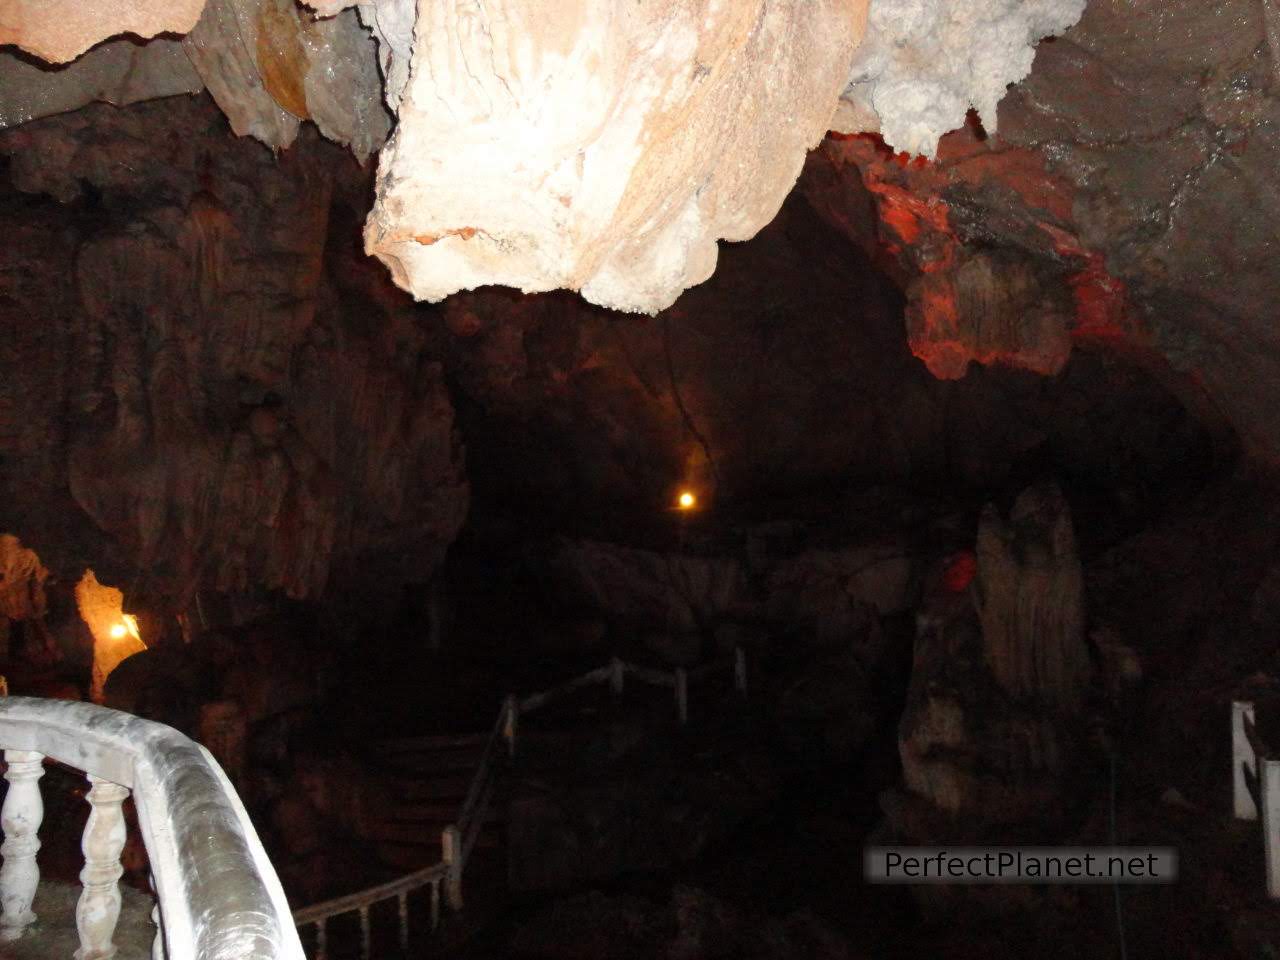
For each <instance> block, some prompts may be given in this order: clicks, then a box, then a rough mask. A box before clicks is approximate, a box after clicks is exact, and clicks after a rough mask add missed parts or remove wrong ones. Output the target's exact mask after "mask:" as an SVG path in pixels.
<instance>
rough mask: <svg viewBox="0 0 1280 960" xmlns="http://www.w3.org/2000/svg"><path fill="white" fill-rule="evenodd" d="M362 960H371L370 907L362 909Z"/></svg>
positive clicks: (366, 906)
mask: <svg viewBox="0 0 1280 960" xmlns="http://www.w3.org/2000/svg"><path fill="white" fill-rule="evenodd" d="M360 960H369V907H368V905H367V904H366V905H365V906H363V907H361V908H360Z"/></svg>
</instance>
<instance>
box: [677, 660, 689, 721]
mask: <svg viewBox="0 0 1280 960" xmlns="http://www.w3.org/2000/svg"><path fill="white" fill-rule="evenodd" d="M676 716H678V717H679V718H680V725H681V726H684V725H685V724H687V723H688V722H689V674H687V673H685V670H684V667H676Z"/></svg>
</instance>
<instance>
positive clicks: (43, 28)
mask: <svg viewBox="0 0 1280 960" xmlns="http://www.w3.org/2000/svg"><path fill="white" fill-rule="evenodd" d="M203 7H204V0H122V2H118V0H89V2H85V0H16V2H13V3H6V4H5V5H4V7H2V8H0V45H3V44H6V43H12V44H15V45H17V46H19V47H21V48H22V49H23V50H26V51H27V52H28V53H33V54H35V55H36V56H37V57H40V59H42V60H47V61H49V62H50V63H65V62H66V61H68V60H73V59H75V58H76V57H78V56H79V55H80V54H82V53H84V51H86V50H88V49H89V48H90V47H92V46H93V45H94V44H95V43H97V42H98V41H100V40H105V39H107V38H108V37H114V36H118V35H120V34H122V33H132V34H136V35H137V36H139V37H144V38H145V37H154V36H155V35H156V34H158V33H186V32H187V31H188V30H190V29H191V28H192V27H193V26H195V22H196V20H197V19H199V17H200V10H201V9H202V8H203Z"/></svg>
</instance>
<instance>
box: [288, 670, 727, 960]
mask: <svg viewBox="0 0 1280 960" xmlns="http://www.w3.org/2000/svg"><path fill="white" fill-rule="evenodd" d="M726 670H728V671H731V672H732V676H733V684H734V688H735V689H736V690H737V691H738V693H740V694H741V695H742V696H744V697H745V696H746V694H747V661H746V655H745V654H744V652H743V651H742V649H741V648H738V649H736V650H734V652H733V655H732V657H729V658H726V659H724V660H718V661H712V662H710V663H707V664H704V665H702V666H700V667H697V668H695V669H694V670H690V671H686V670H684V669H683V668H680V667H677V668H675V669H674V670H658V669H654V668H652V667H643V666H640V665H638V664H633V663H627V662H626V661H624V660H622V659H620V658H618V657H614V658H613V660H611V661H610V662H609V663H607V664H606V665H604V666H603V667H597V668H596V669H594V670H588V671H587V672H586V673H584V674H581V675H579V676H576V677H573V678H571V679H569V680H566V681H565V682H563V683H561V684H559V685H557V686H554V687H551V688H549V689H547V690H541V691H538V692H536V693H531V694H527V695H526V696H524V697H517V696H515V695H510V696H507V697H506V698H504V699H503V701H502V707H501V708H500V709H499V710H498V718H497V721H496V722H495V723H494V725H493V728H492V730H491V732H490V734H489V737H488V739H487V740H486V741H485V746H484V751H483V752H482V753H481V755H480V759H479V761H478V762H477V764H476V772H475V774H474V776H473V777H472V778H471V783H470V786H469V787H468V789H467V794H466V798H465V799H464V800H463V802H462V806H461V808H460V809H459V811H458V818H457V820H456V821H455V822H454V823H452V824H450V825H449V826H447V827H445V829H444V830H443V831H442V832H441V837H440V849H441V860H440V862H439V863H436V864H432V865H431V866H428V867H425V868H424V869H422V870H418V871H415V872H414V873H410V874H407V875H405V876H403V877H400V878H399V879H396V880H392V881H390V882H388V883H383V884H379V885H378V886H374V887H369V888H368V889H365V890H359V891H356V892H355V893H351V894H347V895H345V896H342V897H335V898H334V899H332V900H326V901H324V902H323V903H317V904H314V905H312V906H309V907H304V908H303V909H301V910H297V911H295V912H294V914H293V919H294V922H295V923H296V924H297V925H298V926H299V927H304V928H305V927H313V928H314V930H315V941H314V942H315V945H316V946H315V960H327V957H328V924H329V922H330V921H331V920H333V919H335V918H336V917H340V916H343V915H345V914H349V913H357V914H359V917H360V956H361V958H362V960H368V958H369V956H370V951H371V941H372V936H371V930H370V910H371V908H372V907H373V906H374V905H375V904H378V903H381V902H383V901H386V900H390V899H392V898H395V899H396V900H397V901H398V904H399V935H400V945H401V950H402V952H403V951H407V950H408V943H409V910H408V896H409V894H411V893H413V892H414V891H415V890H419V889H421V888H423V887H428V886H429V887H430V894H431V921H430V922H431V929H432V930H433V931H434V930H435V929H436V928H437V927H438V926H439V923H440V890H441V887H442V886H443V888H444V896H445V900H446V902H447V903H448V905H449V908H450V909H451V910H454V911H458V910H461V909H462V906H463V898H462V879H463V875H464V874H465V872H466V868H467V862H468V861H469V860H470V858H471V853H472V850H473V849H474V847H475V843H476V838H477V837H478V836H479V833H480V828H481V826H482V825H483V824H484V822H485V819H486V817H487V816H488V813H489V806H490V804H491V803H492V801H493V795H494V789H495V786H496V783H497V780H498V775H499V773H500V772H501V769H502V763H503V761H504V760H509V759H511V758H513V757H514V756H515V753H516V741H517V737H518V732H519V726H520V718H521V716H524V715H527V714H529V713H533V712H534V711H537V710H541V709H542V708H544V707H546V706H547V705H549V704H551V703H555V702H557V701H560V700H562V699H563V698H565V697H567V696H568V695H570V694H572V693H574V692H576V691H578V690H582V689H585V688H587V687H591V686H595V685H596V684H608V685H609V687H610V689H611V690H612V692H613V694H614V695H615V696H620V695H621V694H622V693H623V690H624V689H625V684H626V678H627V677H629V676H630V677H634V678H635V679H636V680H639V681H640V682H642V683H647V684H650V685H652V686H659V687H666V688H669V689H671V690H672V691H673V694H674V700H675V708H676V716H677V718H678V719H679V721H680V723H681V724H682V725H683V724H686V723H688V720H689V682H690V681H691V680H692V681H695V682H697V681H701V680H703V679H705V678H707V677H709V676H712V675H714V674H716V673H721V672H725V671H726ZM503 745H505V747H506V749H505V751H504V750H502V749H501V747H502V746H503Z"/></svg>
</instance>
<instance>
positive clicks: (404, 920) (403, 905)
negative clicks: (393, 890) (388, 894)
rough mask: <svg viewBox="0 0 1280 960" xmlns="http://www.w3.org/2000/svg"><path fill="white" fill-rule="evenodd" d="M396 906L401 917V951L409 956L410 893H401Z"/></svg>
mask: <svg viewBox="0 0 1280 960" xmlns="http://www.w3.org/2000/svg"><path fill="white" fill-rule="evenodd" d="M396 907H397V914H396V915H397V916H398V917H399V918H400V952H401V953H403V954H405V955H406V956H407V955H408V953H409V894H408V892H407V891H405V892H402V893H401V894H400V897H399V899H398V900H397V902H396Z"/></svg>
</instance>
